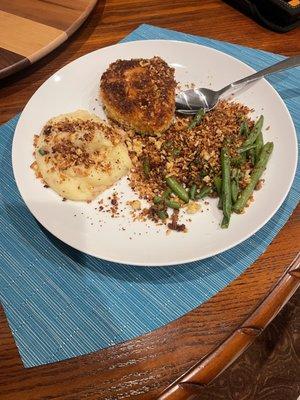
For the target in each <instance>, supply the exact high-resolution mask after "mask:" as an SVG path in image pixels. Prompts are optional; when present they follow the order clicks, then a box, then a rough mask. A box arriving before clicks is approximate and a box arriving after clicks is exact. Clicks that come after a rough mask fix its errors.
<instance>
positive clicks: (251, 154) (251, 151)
mask: <svg viewBox="0 0 300 400" xmlns="http://www.w3.org/2000/svg"><path fill="white" fill-rule="evenodd" d="M246 154H247V158H248V160H249V161H251V163H252V165H254V164H255V151H254V149H249V150H248V151H247V153H246Z"/></svg>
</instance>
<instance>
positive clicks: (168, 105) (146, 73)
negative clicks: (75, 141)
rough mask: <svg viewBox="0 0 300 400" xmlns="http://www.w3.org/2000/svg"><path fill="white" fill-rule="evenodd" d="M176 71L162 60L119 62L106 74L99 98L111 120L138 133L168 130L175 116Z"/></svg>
mask: <svg viewBox="0 0 300 400" xmlns="http://www.w3.org/2000/svg"><path fill="white" fill-rule="evenodd" d="M175 87H176V82H175V79H174V68H171V67H169V65H168V64H167V63H166V62H165V61H164V60H162V59H161V58H160V57H153V58H151V59H132V60H117V61H115V62H114V63H112V64H110V66H109V68H108V69H107V70H106V71H105V72H104V73H103V75H102V77H101V82H100V96H101V98H102V101H103V104H104V107H105V111H106V113H107V115H108V117H109V118H111V119H113V120H115V121H117V122H118V123H119V124H120V125H122V126H124V127H127V128H131V129H134V130H135V131H138V132H143V133H149V134H155V133H160V132H163V131H165V130H166V129H168V127H169V126H170V124H171V122H172V120H173V117H174V112H175Z"/></svg>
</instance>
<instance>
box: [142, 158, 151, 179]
mask: <svg viewBox="0 0 300 400" xmlns="http://www.w3.org/2000/svg"><path fill="white" fill-rule="evenodd" d="M143 171H144V174H145V176H146V177H148V176H149V174H150V164H149V160H148V158H144V160H143Z"/></svg>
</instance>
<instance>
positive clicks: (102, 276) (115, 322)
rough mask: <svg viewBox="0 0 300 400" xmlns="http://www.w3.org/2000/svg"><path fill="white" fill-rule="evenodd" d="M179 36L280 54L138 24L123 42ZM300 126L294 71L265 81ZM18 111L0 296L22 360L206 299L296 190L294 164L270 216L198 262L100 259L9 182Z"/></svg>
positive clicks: (288, 207)
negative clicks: (74, 243) (73, 242)
mask: <svg viewBox="0 0 300 400" xmlns="http://www.w3.org/2000/svg"><path fill="white" fill-rule="evenodd" d="M140 39H177V40H182V41H188V42H193V43H199V44H204V45H207V46H210V47H213V48H215V49H218V50H222V51H223V52H225V53H228V54H231V55H233V56H234V57H237V58H239V59H240V60H242V61H244V62H246V63H247V64H249V65H250V66H252V67H253V68H255V69H261V68H263V67H265V66H266V65H269V64H271V63H273V62H275V61H277V60H280V59H281V58H282V56H279V55H275V54H270V53H266V52H263V51H259V50H254V49H249V48H245V47H241V46H236V45H232V44H229V43H223V42H218V41H215V40H210V39H206V38H201V37H196V36H190V35H185V34H182V33H178V32H173V31H169V30H165V29H160V28H156V27H153V26H149V25H142V26H140V27H139V28H138V29H137V30H135V31H134V32H132V33H131V34H130V35H129V36H128V37H127V38H125V39H124V40H125V41H130V40H140ZM269 80H270V82H271V83H272V84H273V86H274V87H275V88H276V89H277V90H278V92H279V93H280V94H281V96H282V97H283V98H284V100H285V102H286V104H287V106H288V108H289V110H290V113H291V115H292V117H293V120H294V123H295V125H296V129H297V132H298V136H299V134H300V115H299V108H300V86H299V82H300V69H299V68H298V69H293V70H290V71H286V72H284V73H282V74H281V77H280V78H278V77H274V78H270V79H269ZM17 119H18V117H15V118H14V119H12V120H11V121H9V122H8V123H7V124H5V125H3V126H1V127H0V167H1V169H0V171H1V172H0V226H1V231H0V256H1V259H0V288H1V301H2V304H3V306H4V309H5V312H6V315H7V318H8V321H9V324H10V327H11V329H12V332H13V335H14V337H15V340H16V343H17V346H18V348H19V351H20V354H21V357H22V360H23V362H24V365H25V366H26V367H31V366H36V365H40V364H46V363H50V362H54V361H58V360H63V359H66V358H69V357H74V356H77V355H81V354H86V353H89V352H91V351H95V350H99V349H102V348H105V347H107V346H111V345H113V344H116V343H119V342H122V341H125V340H128V339H132V338H134V337H136V336H138V335H143V334H145V333H146V332H149V331H151V330H153V329H155V328H158V327H160V326H162V325H165V324H167V323H168V322H170V321H172V320H174V319H176V318H178V317H180V316H181V315H183V314H185V313H186V312H187V311H190V310H191V309H193V308H194V307H196V306H198V305H199V304H201V303H203V302H204V301H206V300H207V299H209V298H210V297H211V296H213V295H214V294H215V293H217V292H218V291H219V290H221V289H222V288H223V287H224V286H226V285H227V284H228V283H230V282H231V281H232V280H233V279H234V278H236V277H237V276H238V275H240V274H241V273H242V272H243V271H244V270H245V269H246V268H247V267H248V266H249V265H251V264H252V263H253V262H254V261H255V260H256V259H257V258H258V257H259V256H260V255H261V254H262V253H263V252H264V251H265V249H266V247H267V246H268V245H269V243H270V242H271V241H272V239H273V238H274V236H275V235H276V234H277V233H278V231H279V230H280V229H281V228H282V226H283V225H284V224H285V222H286V221H287V219H288V217H289V216H290V214H291V213H292V211H293V209H294V208H295V206H296V205H297V203H298V201H299V198H300V192H299V189H300V185H299V183H300V173H299V168H298V171H297V177H296V179H295V181H294V184H293V187H292V189H291V191H290V193H289V195H288V197H287V199H286V200H285V202H284V204H283V205H282V206H281V208H280V209H279V211H278V212H277V213H276V215H275V216H274V217H273V218H272V219H271V220H270V221H269V222H268V223H267V224H266V225H265V226H264V227H263V228H262V229H261V230H260V231H259V232H257V233H256V234H255V235H254V236H252V237H251V238H250V239H248V240H247V241H245V242H244V243H242V244H240V245H239V246H236V247H235V248H234V249H231V250H229V251H227V252H224V253H222V254H220V255H219V256H215V257H212V258H209V259H207V260H204V261H199V262H194V263H191V264H186V265H179V266H176V267H167V268H141V267H132V266H129V265H127V266H124V265H118V264H113V263H109V262H106V261H102V260H98V259H96V258H93V257H90V256H87V255H85V254H82V253H80V252H78V251H76V250H74V249H72V248H71V247H69V246H67V245H65V244H64V243H62V242H61V241H59V240H58V239H56V238H55V237H53V236H52V235H51V234H50V233H48V232H47V231H46V230H45V229H43V228H42V227H41V225H40V224H39V223H38V222H37V221H36V220H35V219H34V218H33V216H32V215H31V214H30V213H29V211H28V210H27V208H26V206H25V204H24V202H23V201H22V199H21V197H20V195H19V192H18V190H17V187H16V185H15V182H14V178H13V173H12V166H11V144H12V138H13V133H14V129H15V126H16V123H17Z"/></svg>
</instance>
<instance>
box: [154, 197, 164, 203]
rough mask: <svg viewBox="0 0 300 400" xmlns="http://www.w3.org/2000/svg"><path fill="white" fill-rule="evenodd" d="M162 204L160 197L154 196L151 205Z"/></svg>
mask: <svg viewBox="0 0 300 400" xmlns="http://www.w3.org/2000/svg"><path fill="white" fill-rule="evenodd" d="M161 202H162V198H161V197H160V196H154V197H153V203H154V204H159V203H161Z"/></svg>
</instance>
